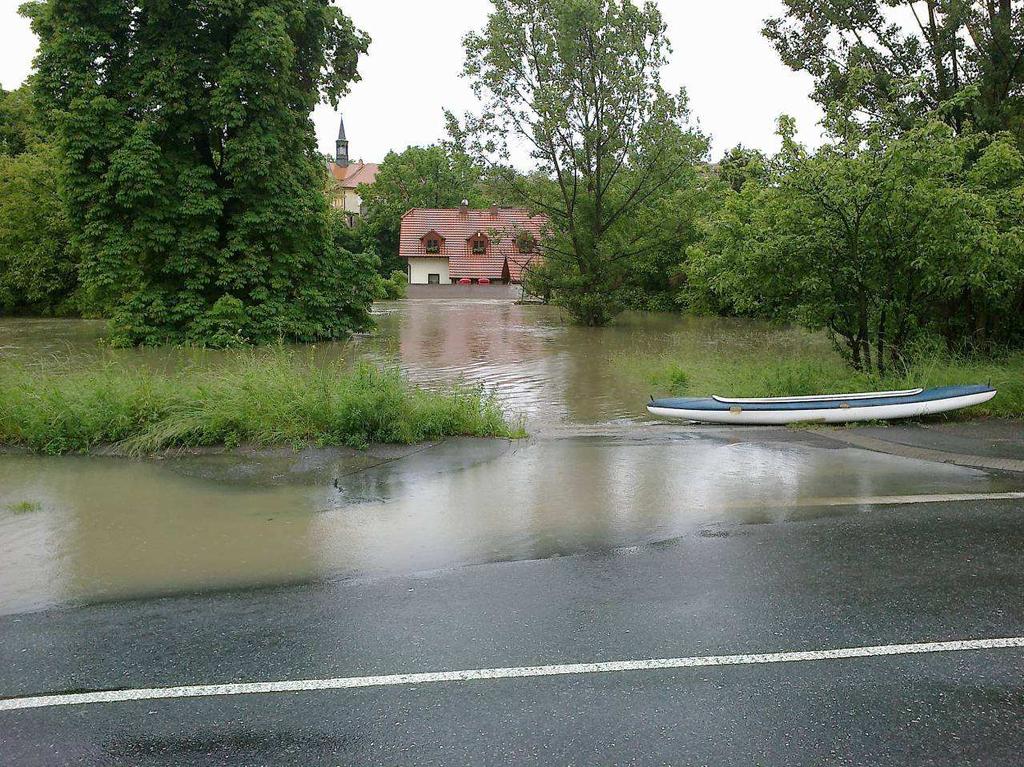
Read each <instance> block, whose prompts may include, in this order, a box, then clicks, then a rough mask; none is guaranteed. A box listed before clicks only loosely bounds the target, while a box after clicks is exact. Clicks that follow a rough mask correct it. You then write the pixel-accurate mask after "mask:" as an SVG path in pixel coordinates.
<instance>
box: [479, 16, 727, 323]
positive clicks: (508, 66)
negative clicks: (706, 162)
mask: <svg viewBox="0 0 1024 767" xmlns="http://www.w3.org/2000/svg"><path fill="white" fill-rule="evenodd" d="M465 46H466V64H465V69H464V74H465V76H466V77H468V78H469V79H470V81H471V83H472V86H473V89H474V91H475V93H476V94H477V96H478V97H479V99H480V102H481V111H480V113H479V114H476V115H467V118H466V122H465V130H464V137H465V138H466V139H467V140H468V141H469V143H470V144H471V145H472V146H473V147H474V151H475V152H476V153H478V154H480V155H481V156H485V157H489V158H490V159H491V162H492V163H493V167H494V168H495V169H496V171H497V173H496V180H497V181H498V182H499V183H501V184H502V185H503V186H504V187H505V196H506V197H507V198H508V199H513V200H519V201H522V202H523V203H525V204H527V205H528V206H529V207H531V208H533V209H535V210H537V211H539V212H542V213H545V214H547V215H548V217H549V219H550V222H551V231H550V236H548V237H547V238H546V239H545V242H544V243H543V252H544V259H543V263H542V266H540V267H539V268H537V269H535V270H534V272H533V274H532V275H531V277H532V282H533V286H534V289H535V290H536V291H537V292H541V293H543V294H545V295H550V296H551V297H552V298H553V300H555V301H556V302H557V303H559V304H561V305H562V306H564V307H566V308H567V309H568V310H569V312H570V313H571V314H572V315H573V316H574V317H575V318H576V319H578V320H579V321H581V322H583V323H584V324H587V325H602V324H605V323H607V322H608V321H609V320H611V319H612V318H613V317H614V316H615V314H617V313H618V311H620V310H621V309H622V308H623V307H624V306H625V305H626V304H627V303H628V298H627V296H628V293H629V290H630V285H629V280H630V276H631V275H632V274H633V273H634V272H633V270H631V269H630V267H629V262H630V261H633V260H636V259H642V258H643V257H645V256H646V255H649V254H650V253H651V252H653V251H655V250H657V249H658V248H659V247H660V244H659V243H660V238H661V235H662V234H663V232H664V227H662V226H658V227H657V229H656V230H655V231H654V232H653V233H652V230H651V227H650V224H651V218H652V217H653V213H654V211H655V210H656V208H657V207H658V206H659V204H661V200H662V198H663V197H664V196H665V195H667V194H669V193H670V192H672V191H674V190H676V189H679V188H681V187H685V186H686V185H687V183H688V178H689V177H690V176H692V172H693V164H694V162H695V161H697V160H698V159H700V158H702V157H703V156H704V154H705V152H706V149H707V144H706V140H705V139H704V137H703V136H701V135H700V134H699V133H697V132H696V131H694V130H692V129H689V128H688V127H687V111H686V97H685V94H684V93H682V92H679V93H669V92H668V91H667V90H666V89H665V88H664V87H663V86H662V83H661V69H662V67H663V66H664V64H665V62H666V60H667V55H668V52H669V44H668V40H667V38H666V35H665V24H664V22H663V20H662V18H661V14H660V13H659V11H658V9H657V7H656V6H655V4H654V3H653V2H647V3H644V5H643V6H642V7H638V6H637V5H635V4H634V3H633V2H631V0H493V10H492V12H491V15H490V17H489V18H488V20H487V24H486V26H485V27H484V29H483V30H481V31H480V32H475V33H471V34H469V35H467V36H466V38H465ZM516 144H520V145H525V146H526V147H528V150H529V153H530V156H531V157H532V158H533V159H534V160H535V161H536V163H537V173H535V174H533V175H531V176H521V175H519V174H517V173H515V172H512V171H511V169H510V167H509V165H508V163H509V160H510V158H511V156H512V154H511V147H512V146H513V145H516ZM531 181H532V182H536V183H531ZM640 221H643V222H645V224H646V225H645V226H637V225H636V224H637V222H640ZM649 233H650V236H649Z"/></svg>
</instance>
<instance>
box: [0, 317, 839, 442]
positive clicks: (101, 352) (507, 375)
mask: <svg viewBox="0 0 1024 767" xmlns="http://www.w3.org/2000/svg"><path fill="white" fill-rule="evenodd" d="M374 315H375V319H376V320H377V329H376V331H375V332H373V333H371V334H366V335H360V336H357V337H356V338H354V339H353V340H351V341H349V342H346V343H328V344H317V345H316V346H297V347H294V348H295V353H296V354H299V355H303V356H309V357H311V358H312V359H314V360H333V359H343V360H345V361H347V362H351V363H354V362H356V361H358V360H361V359H369V360H372V361H374V362H378V363H381V364H397V365H398V366H400V367H401V368H402V369H403V371H404V372H405V373H406V374H407V375H408V377H409V378H411V379H412V380H414V381H416V382H417V383H419V384H421V385H424V386H428V387H429V386H431V385H434V384H439V383H447V382H451V381H461V382H465V383H468V384H471V385H479V386H482V387H484V388H485V389H487V390H488V391H490V392H492V393H494V394H495V396H497V397H498V398H499V400H500V401H501V402H502V404H503V405H504V407H505V408H506V409H507V410H508V411H509V412H510V414H513V415H520V416H524V417H525V418H526V419H527V420H528V421H529V423H530V425H531V432H533V431H535V430H536V429H538V428H544V427H545V426H548V425H550V424H552V423H602V422H606V421H609V420H615V419H627V420H633V419H645V418H646V416H647V413H646V410H645V407H644V405H645V402H646V401H647V396H648V394H649V393H650V384H649V382H648V381H647V380H646V379H645V378H644V376H643V375H637V374H635V372H634V371H632V370H631V369H630V365H629V361H630V360H631V359H633V358H635V357H636V356H638V355H643V354H645V353H652V354H653V353H658V352H661V351H663V350H665V349H677V350H680V351H683V352H685V353H686V354H687V356H688V357H696V358H700V357H701V356H703V355H725V356H728V355H732V354H735V353H738V352H739V353H742V352H749V350H750V349H759V350H762V351H764V350H767V351H768V352H771V351H773V350H774V351H778V352H779V353H780V354H784V353H786V352H787V351H791V350H792V349H793V348H795V347H801V348H806V347H808V346H809V347H811V348H820V349H821V350H822V351H823V353H827V352H828V344H827V342H826V341H825V339H823V338H821V337H819V336H813V335H810V334H807V333H803V332H800V331H795V330H794V331H786V332H780V331H779V330H778V329H777V328H770V327H769V326H767V325H765V324H762V323H756V322H751V321H749V320H728V319H722V318H712V317H706V318H700V317H698V318H694V317H680V316H678V315H670V314H646V315H644V314H626V315H624V316H623V317H622V318H621V320H620V321H619V322H617V323H615V324H614V325H612V326H610V327H607V328H584V327H576V326H573V325H570V324H568V323H567V322H566V321H565V320H564V319H563V317H562V315H561V312H560V311H559V310H558V309H556V308H554V307H549V306H517V305H515V304H513V303H511V302H510V301H486V300H485V301H479V300H476V301H473V300H408V301H400V302H385V303H380V304H377V305H376V306H375V307H374ZM104 329H105V325H104V323H103V322H100V321H82V320H73V321H66V320H3V319H0V362H2V361H5V360H9V361H21V362H29V363H31V364H41V365H46V364H57V363H58V362H60V363H64V362H66V361H67V360H68V359H69V358H70V359H73V360H77V359H82V360H83V361H84V360H95V359H100V360H104V359H109V360H113V361H117V362H119V363H128V364H132V365H147V366H150V367H154V368H157V369H167V368H171V367H174V366H178V365H216V364H217V363H218V361H219V360H221V359H223V356H224V355H225V354H232V353H233V352H217V351H196V350H186V349H167V348H160V349H110V348H108V347H105V346H104V345H102V343H101V340H102V337H103V333H104Z"/></svg>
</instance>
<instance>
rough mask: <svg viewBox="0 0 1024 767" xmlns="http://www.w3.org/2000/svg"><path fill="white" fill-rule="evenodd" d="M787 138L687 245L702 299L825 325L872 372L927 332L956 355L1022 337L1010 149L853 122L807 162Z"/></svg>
mask: <svg viewBox="0 0 1024 767" xmlns="http://www.w3.org/2000/svg"><path fill="white" fill-rule="evenodd" d="M792 131H793V126H792V123H791V122H790V121H786V122H784V123H783V130H782V133H783V151H782V152H781V153H780V155H779V156H777V157H776V158H774V160H773V162H772V166H773V167H772V174H771V176H770V177H769V178H767V179H766V180H765V182H764V183H757V182H749V181H748V182H747V183H746V184H744V185H743V187H742V189H741V190H740V191H739V192H738V193H732V194H731V195H730V196H729V197H728V198H727V201H726V203H725V204H724V205H723V206H722V209H721V210H720V211H719V213H718V214H717V215H716V217H715V218H714V220H713V222H712V224H711V226H710V231H709V233H708V237H707V239H706V241H705V242H704V243H703V245H702V247H700V248H693V249H691V251H690V263H689V268H690V278H691V284H690V290H691V291H692V293H693V294H695V297H696V298H697V301H698V303H702V304H703V305H704V306H705V307H708V308H712V309H716V310H720V311H721V310H730V311H735V312H737V313H741V314H749V315H754V316H762V317H766V318H769V319H773V320H781V321H796V322H799V323H801V324H803V325H806V326H808V327H811V328H824V329H826V330H827V331H828V332H829V334H830V335H831V336H832V337H833V339H834V340H835V341H836V343H837V348H838V350H839V351H840V352H841V353H842V354H843V355H844V356H845V357H846V358H847V359H848V360H849V361H850V363H851V364H852V366H853V367H854V368H856V369H858V370H866V371H869V372H876V373H879V374H884V373H886V372H887V370H889V369H890V368H891V367H892V365H893V364H895V363H898V362H900V361H901V360H902V359H903V358H904V357H905V355H906V354H907V353H908V351H909V349H910V347H911V345H912V344H913V342H915V341H916V340H918V339H921V338H922V336H927V335H928V334H941V335H942V336H943V337H944V338H945V339H946V341H947V343H948V345H949V346H950V347H951V348H952V349H954V350H958V351H959V350H965V349H979V350H991V348H993V346H994V345H1006V344H1013V343H1017V344H1019V343H1020V342H1021V341H1024V337H1022V331H1024V321H1022V319H1021V312H1020V309H1021V307H1022V306H1024V237H1022V234H1024V217H1022V216H1021V213H1022V212H1024V211H1022V206H1024V160H1022V157H1021V154H1020V152H1019V151H1018V150H1017V149H1016V148H1015V146H1014V144H1013V142H1012V140H1010V139H1009V138H1008V137H1007V136H1005V135H1003V136H985V135H971V136H961V137H958V136H956V135H955V134H954V132H953V131H952V129H950V128H949V127H948V126H946V125H943V124H940V123H935V122H932V123H927V124H925V125H923V126H921V127H919V128H916V129H914V130H912V131H909V132H908V133H906V134H903V135H892V134H887V133H884V132H882V131H880V130H879V129H878V128H877V127H876V128H872V129H869V130H867V131H865V132H861V131H858V130H855V129H854V126H853V125H852V123H848V124H847V125H846V132H845V133H844V134H842V135H844V138H842V139H841V140H837V141H835V142H834V143H831V144H826V145H825V146H823V147H822V148H821V149H819V150H818V151H817V152H816V153H814V154H808V153H807V152H806V150H804V149H803V148H802V147H800V146H798V145H797V144H796V143H795V142H794V140H793V137H792V136H793V133H792ZM982 146H985V147H986V148H984V149H983V150H982V149H980V147H982ZM979 152H980V154H979Z"/></svg>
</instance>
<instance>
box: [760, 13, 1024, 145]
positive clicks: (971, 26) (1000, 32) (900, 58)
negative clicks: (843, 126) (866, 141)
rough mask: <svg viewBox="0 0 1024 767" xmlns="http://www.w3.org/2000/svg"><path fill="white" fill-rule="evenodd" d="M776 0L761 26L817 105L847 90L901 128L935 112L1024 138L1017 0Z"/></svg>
mask: <svg viewBox="0 0 1024 767" xmlns="http://www.w3.org/2000/svg"><path fill="white" fill-rule="evenodd" d="M784 2H785V5H786V13H785V15H783V16H781V17H778V18H773V19H769V20H768V21H767V22H766V24H765V29H764V31H765V35H766V36H767V37H768V39H769V40H771V41H772V43H773V44H774V46H775V48H776V50H777V51H778V52H779V54H780V55H781V57H782V60H783V61H784V62H785V63H786V64H788V65H789V66H790V67H792V68H793V69H796V70H803V71H806V72H809V73H810V74H811V75H812V76H813V77H814V80H815V91H814V95H815V98H816V100H817V101H819V102H820V103H821V104H822V105H823V106H828V105H829V104H831V103H834V102H836V101H845V100H851V101H852V102H853V103H855V104H856V105H857V107H858V108H859V109H860V110H861V111H862V113H863V115H865V116H867V117H869V118H871V119H875V120H885V121H890V122H893V123H895V124H896V125H897V126H899V127H900V128H901V129H904V130H905V129H909V128H910V127H912V126H913V125H914V123H915V122H916V121H917V120H919V119H920V118H921V117H922V116H924V115H925V114H927V113H931V112H939V113H940V114H941V115H942V117H943V119H944V120H945V121H947V122H948V123H949V124H950V125H951V126H953V127H954V128H955V129H957V130H958V131H962V130H964V129H966V128H971V127H974V128H977V129H979V130H982V131H988V132H993V133H994V132H997V131H1002V130H1010V131H1013V132H1014V133H1015V134H1016V136H1017V138H1018V141H1020V140H1021V139H1024V1H1022V0H784Z"/></svg>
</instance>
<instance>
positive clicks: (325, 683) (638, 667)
mask: <svg viewBox="0 0 1024 767" xmlns="http://www.w3.org/2000/svg"><path fill="white" fill-rule="evenodd" d="M1006 648H1024V637H1008V638H1003V639H966V640H963V641H958V642H920V643H917V644H889V645H876V646H871V647H842V648H838V649H833V650H807V651H801V652H769V653H754V654H743V655H698V656H692V657H688V658H650V659H647V660H616V661H605V662H601V663H565V664H555V665H548V666H519V667H511V668H480V669H469V670H466V671H431V672H426V673H414V674H385V675H383V676H349V677H338V678H334V679H297V680H284V681H278V682H248V683H231V684H204V685H188V686H185V687H152V688H139V689H134V690H106V691H98V692H83V693H72V694H67V695H39V696H35V697H25V698H6V699H0V711H14V710H17V709H26V708H47V707H50V706H74V705H84V704H89V703H123V702H126V701H133V700H160V699H165V698H200V697H207V696H211V695H260V694H268V693H279V692H309V691H314V690H349V689H353V688H356V687H384V686H395V685H417V684H434V683H438V682H471V681H476V680H482V679H523V678H526V677H536V676H564V675H571V674H600V673H609V672H622V671H652V670H655V669H680V668H697V667H702V666H745V665H758V664H766V663H794V662H807V661H825V660H841V659H844V658H875V657H880V656H887V655H919V654H925V653H950V652H967V651H971V650H998V649H1006Z"/></svg>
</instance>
